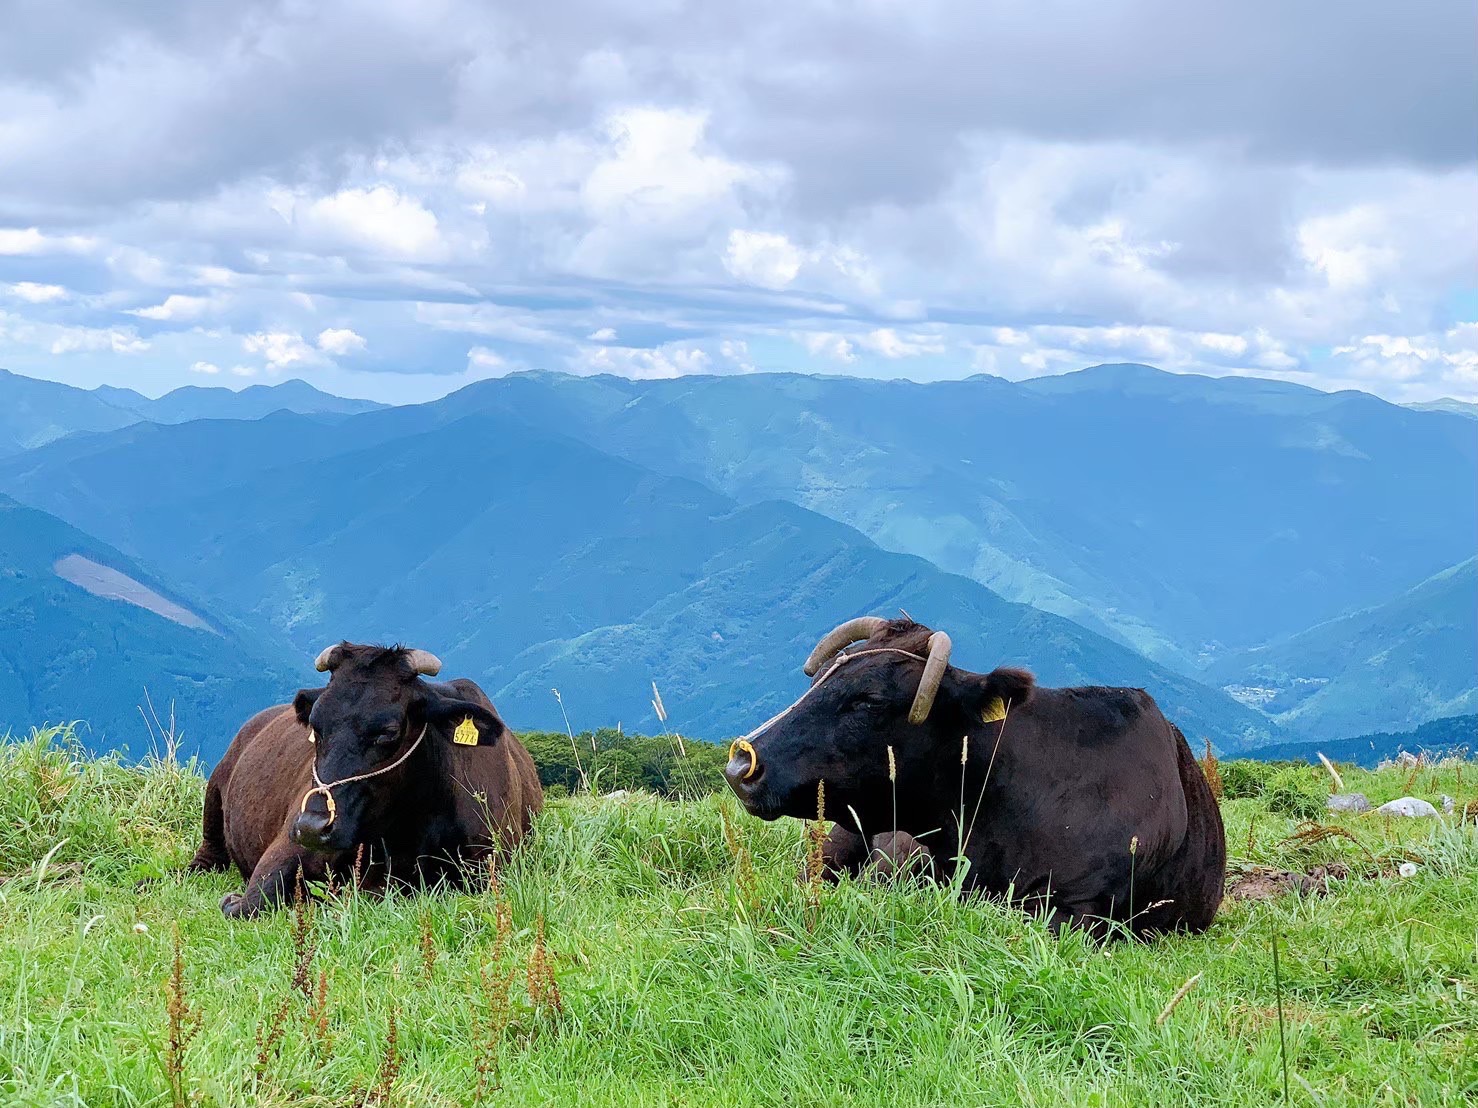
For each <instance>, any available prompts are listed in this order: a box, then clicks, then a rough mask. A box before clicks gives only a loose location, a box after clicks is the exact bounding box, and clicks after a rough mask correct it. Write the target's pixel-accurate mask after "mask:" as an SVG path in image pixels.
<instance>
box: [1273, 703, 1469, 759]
mask: <svg viewBox="0 0 1478 1108" xmlns="http://www.w3.org/2000/svg"><path fill="white" fill-rule="evenodd" d="M1403 750H1404V751H1406V752H1407V753H1409V754H1420V753H1423V752H1426V753H1427V754H1429V755H1431V756H1433V757H1434V758H1440V757H1446V756H1448V755H1451V754H1460V755H1461V756H1463V757H1471V756H1472V754H1473V752H1474V750H1478V715H1472V716H1447V717H1444V718H1442V719H1434V720H1429V721H1427V722H1426V723H1424V724H1422V725H1421V726H1420V727H1416V728H1413V729H1412V730H1410V731H1401V732H1396V733H1391V732H1389V731H1378V732H1376V733H1374V734H1370V735H1359V736H1357V737H1355V738H1353V739H1335V740H1333V741H1325V742H1312V743H1274V744H1273V745H1272V746H1264V747H1259V748H1258V749H1257V750H1255V751H1253V753H1252V757H1254V758H1257V759H1258V760H1260V761H1262V760H1266V761H1283V760H1285V759H1287V760H1293V759H1297V760H1300V761H1305V762H1312V763H1314V764H1315V765H1317V764H1318V763H1319V755H1320V754H1323V755H1324V756H1325V757H1326V758H1328V759H1330V760H1331V761H1335V762H1353V763H1354V764H1355V765H1357V766H1364V767H1365V768H1366V769H1373V768H1374V767H1375V766H1378V765H1379V764H1380V763H1381V762H1383V761H1385V760H1386V759H1387V758H1394V757H1395V756H1396V755H1397V754H1399V753H1400V752H1401V751H1403Z"/></svg>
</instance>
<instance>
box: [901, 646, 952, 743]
mask: <svg viewBox="0 0 1478 1108" xmlns="http://www.w3.org/2000/svg"><path fill="white" fill-rule="evenodd" d="M950 645H951V644H950V641H949V636H948V635H946V634H945V633H944V632H943V631H935V632H934V634H932V635H930V636H929V660H928V661H926V662H925V663H924V676H923V677H921V678H919V691H918V692H917V693H915V694H914V698H913V707H912V708H910V709H909V710H908V722H909V723H923V722H924V720H926V719H928V718H929V709H930V708H932V707H934V696H935V694H936V693H938V692H939V682H940V681H942V680H943V679H944V668H945V667H946V666H947V665H949V649H950Z"/></svg>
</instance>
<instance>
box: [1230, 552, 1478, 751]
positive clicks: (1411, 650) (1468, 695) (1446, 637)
mask: <svg viewBox="0 0 1478 1108" xmlns="http://www.w3.org/2000/svg"><path fill="white" fill-rule="evenodd" d="M1475 643H1478V559H1474V558H1469V559H1468V560H1467V561H1465V562H1462V563H1461V564H1459V565H1456V566H1453V567H1452V568H1450V569H1447V570H1444V571H1443V572H1441V573H1439V574H1437V575H1435V576H1434V577H1432V578H1430V579H1428V580H1427V581H1424V582H1422V583H1421V584H1420V585H1417V586H1416V587H1415V588H1413V589H1410V590H1408V591H1406V592H1404V593H1402V594H1401V595H1400V596H1397V597H1395V598H1394V599H1392V600H1390V601H1388V602H1387V603H1385V604H1381V605H1378V606H1376V607H1372V608H1367V609H1364V610H1362V611H1358V612H1354V613H1351V614H1350V615H1347V616H1343V617H1341V618H1339V619H1335V620H1330V621H1329V622H1327V623H1322V624H1319V625H1318V626H1315V627H1311V628H1309V629H1308V630H1306V631H1303V632H1300V633H1299V634H1296V635H1292V636H1290V637H1288V638H1286V639H1284V640H1282V641H1280V642H1277V643H1274V644H1271V645H1269V646H1266V647H1259V648H1256V649H1253V650H1248V651H1244V652H1242V653H1239V654H1236V655H1232V656H1230V657H1227V658H1223V659H1221V660H1220V661H1218V662H1217V664H1216V665H1214V666H1212V667H1211V668H1210V669H1209V670H1208V671H1207V678H1208V679H1209V680H1211V681H1214V682H1216V683H1217V684H1219V685H1224V686H1232V687H1234V688H1238V691H1239V693H1240V695H1241V696H1242V697H1244V698H1245V699H1247V700H1248V701H1249V702H1257V703H1259V704H1260V706H1261V707H1262V708H1263V710H1264V711H1266V712H1268V713H1269V714H1270V715H1271V716H1272V718H1274V719H1276V720H1277V721H1279V722H1280V723H1282V724H1284V725H1285V726H1287V727H1289V728H1291V729H1297V730H1304V731H1317V732H1319V733H1321V734H1339V733H1344V734H1361V733H1365V732H1370V731H1398V730H1406V729H1408V728H1411V727H1414V726H1416V725H1417V724H1419V723H1422V722H1423V721H1425V720H1429V719H1437V718H1442V717H1446V716H1455V715H1462V714H1465V713H1472V712H1475V711H1478V665H1475V663H1474V649H1475Z"/></svg>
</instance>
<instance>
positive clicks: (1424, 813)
mask: <svg viewBox="0 0 1478 1108" xmlns="http://www.w3.org/2000/svg"><path fill="white" fill-rule="evenodd" d="M1376 811H1377V812H1379V813H1380V814H1381V815H1383V816H1407V817H1409V818H1411V819H1432V818H1433V817H1434V816H1436V815H1437V809H1436V808H1433V807H1432V806H1431V805H1430V804H1428V803H1427V802H1426V801H1425V800H1418V799H1417V798H1416V797H1414V796H1403V797H1402V798H1401V799H1400V800H1393V801H1391V802H1390V803H1388V804H1382V805H1381V806H1380V807H1379V808H1377V809H1376Z"/></svg>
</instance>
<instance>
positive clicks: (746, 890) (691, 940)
mask: <svg viewBox="0 0 1478 1108" xmlns="http://www.w3.org/2000/svg"><path fill="white" fill-rule="evenodd" d="M1222 769H1223V772H1224V773H1227V774H1229V777H1235V776H1236V773H1237V771H1236V770H1235V769H1234V767H1233V766H1232V765H1230V764H1224V765H1223V767H1222ZM1296 774H1306V775H1307V780H1303V779H1299V780H1297V781H1293V782H1292V785H1293V786H1297V787H1296V788H1294V789H1293V793H1294V797H1293V801H1292V802H1290V801H1289V799H1288V792H1289V788H1290V781H1289V779H1285V780H1283V781H1282V782H1281V783H1280V784H1278V785H1276V786H1274V785H1272V784H1269V785H1268V786H1267V787H1266V788H1264V787H1263V786H1262V785H1261V784H1260V783H1259V782H1258V781H1256V780H1252V781H1251V783H1250V784H1249V783H1248V780H1243V781H1242V782H1241V783H1240V785H1239V786H1238V789H1237V791H1242V792H1248V793H1256V794H1258V795H1248V796H1245V797H1243V798H1241V799H1230V800H1227V801H1225V803H1224V814H1225V816H1226V819H1227V824H1228V835H1229V841H1230V847H1231V852H1232V854H1233V856H1234V858H1235V862H1234V869H1236V870H1237V871H1239V872H1240V871H1243V870H1245V869H1246V868H1247V867H1249V866H1252V865H1274V866H1280V867H1286V868H1289V869H1295V870H1300V871H1303V870H1307V869H1308V868H1310V867H1312V866H1314V865H1316V864H1320V863H1327V862H1334V861H1340V862H1343V863H1345V864H1346V865H1348V866H1349V867H1350V871H1351V874H1350V876H1349V877H1347V878H1344V879H1337V880H1334V881H1332V882H1331V883H1330V885H1329V894H1328V895H1327V896H1322V897H1320V896H1302V897H1301V896H1298V895H1287V896H1283V897H1279V898H1276V899H1272V900H1266V901H1259V902H1229V903H1228V904H1227V905H1226V906H1225V907H1224V908H1223V913H1222V915H1221V917H1220V918H1219V920H1218V922H1217V923H1216V925H1215V926H1214V928H1213V929H1212V930H1211V932H1210V933H1208V934H1206V935H1203V936H1198V937H1183V936H1177V937H1170V938H1166V939H1162V940H1160V941H1158V942H1156V943H1154V944H1153V945H1137V944H1133V943H1117V944H1111V945H1108V946H1096V945H1093V944H1092V943H1090V942H1088V941H1085V940H1084V939H1083V938H1082V937H1080V936H1077V935H1069V936H1068V937H1066V938H1063V939H1061V940H1059V939H1056V938H1053V937H1052V936H1051V935H1049V934H1048V933H1046V932H1045V931H1044V930H1043V929H1042V927H1041V926H1040V925H1039V924H1037V923H1035V922H1032V921H1031V920H1029V919H1027V918H1026V917H1025V916H1024V915H1022V914H1020V913H1017V912H1014V911H1012V910H1010V909H1009V908H1005V907H1001V906H997V905H992V904H982V903H959V902H956V901H955V900H953V899H952V898H951V897H950V896H949V895H948V894H947V892H946V891H942V890H939V889H934V888H919V887H912V886H904V885H899V886H883V885H879V884H876V883H871V882H859V883H847V884H843V885H841V886H838V887H825V888H822V889H820V890H819V891H817V890H812V889H808V888H807V886H806V885H804V884H803V883H801V882H799V881H798V880H797V873H798V870H799V869H800V866H801V862H802V859H803V855H804V849H805V847H804V843H803V830H802V827H801V825H799V824H797V823H795V822H792V821H786V822H782V823H779V824H774V825H769V824H760V823H758V822H757V821H754V820H751V819H749V818H747V817H745V816H743V815H742V814H741V813H740V811H739V809H738V808H737V806H736V805H735V804H733V803H732V802H731V801H730V800H728V799H727V798H722V797H718V796H713V797H709V798H707V799H702V800H695V801H686V802H681V803H675V802H669V801H664V800H659V799H656V798H653V797H647V796H642V795H632V796H629V797H627V798H624V799H621V800H604V799H600V798H593V797H589V796H574V797H571V798H568V799H561V800H558V801H556V802H555V803H553V804H551V806H550V807H549V809H548V810H547V811H546V812H545V814H544V816H543V817H542V819H541V820H540V822H539V825H538V828H537V832H536V835H535V837H534V839H533V840H532V842H531V844H530V846H529V848H528V849H527V850H526V851H524V852H523V853H522V854H521V855H520V856H519V857H518V858H517V860H516V861H515V862H513V863H512V864H510V865H509V866H507V867H506V868H505V870H504V872H502V873H501V874H500V875H499V877H498V880H497V883H496V886H495V887H493V888H491V889H489V890H488V891H486V892H481V893H478V894H477V895H458V894H438V895H430V896H423V897H411V898H399V897H391V898H389V899H385V900H376V899H373V898H370V897H367V896H358V895H355V894H354V893H353V892H352V891H345V890H341V891H339V892H338V893H336V894H333V895H329V896H328V897H327V898H326V899H325V901H324V902H323V903H322V904H320V905H318V906H317V907H315V908H314V909H313V910H311V911H310V912H304V913H298V914H294V913H291V912H284V913H278V914H276V915H275V916H273V917H271V918H267V919H262V920H258V921H255V922H249V923H239V922H228V921H226V920H225V919H223V918H222V917H221V915H220V913H219V911H218V909H217V902H218V901H219V900H220V898H221V896H222V895H223V894H224V893H226V892H228V891H230V890H232V889H233V888H236V887H238V882H237V880H236V879H235V877H234V875H230V876H214V877H201V876H192V877H183V876H180V875H178V874H177V873H176V872H175V870H176V868H177V867H178V866H180V865H181V864H182V863H183V862H184V861H185V860H186V859H187V858H188V857H189V854H190V852H191V850H192V849H193V848H194V845H195V844H196V842H197V841H198V834H199V830H198V818H199V811H200V798H201V794H202V788H203V783H202V781H201V779H200V777H199V776H198V774H196V773H195V772H194V770H193V769H191V768H190V767H180V766H176V765H172V764H168V763H154V764H150V765H146V766H143V767H140V768H128V767H124V766H120V765H118V764H116V763H115V762H112V761H107V760H103V761H93V760H88V759H87V758H85V757H84V756H83V755H81V754H80V753H79V752H77V751H76V750H75V749H74V748H73V747H71V746H70V745H69V744H68V743H67V742H66V741H65V737H58V736H49V737H48V736H41V737H37V738H33V739H32V740H30V741H28V742H23V743H17V744H13V745H10V746H7V747H4V748H0V1103H3V1104H4V1105H53V1104H87V1105H113V1104H124V1105H142V1104H171V1103H189V1104H218V1105H225V1104H261V1105H284V1104H305V1105H306V1104H314V1105H319V1104H321V1105H342V1104H358V1103H385V1104H392V1103H393V1104H406V1105H423V1104H424V1105H466V1104H470V1103H474V1102H476V1101H477V1100H478V1098H479V1096H480V1098H481V1100H482V1101H483V1102H484V1103H488V1104H517V1105H523V1104H579V1105H582V1106H589V1108H593V1106H597V1105H617V1104H619V1105H647V1104H650V1105H687V1104H725V1105H730V1104H732V1105H765V1106H772V1105H796V1106H799V1105H816V1106H831V1105H859V1106H869V1108H871V1106H881V1105H892V1104H898V1105H946V1104H948V1105H956V1104H959V1105H983V1104H991V1105H996V1104H1035V1105H1043V1106H1058V1105H1156V1106H1163V1105H1182V1104H1184V1105H1210V1104H1216V1105H1221V1104H1227V1105H1260V1104H1275V1103H1279V1102H1280V1101H1281V1098H1282V1097H1283V1083H1284V1077H1283V1065H1282V1061H1283V1059H1284V1058H1285V1057H1286V1063H1287V1073H1288V1083H1289V1100H1290V1102H1291V1103H1294V1104H1313V1105H1346V1104H1349V1105H1355V1104H1358V1105H1371V1104H1392V1105H1406V1104H1416V1105H1424V1106H1432V1108H1435V1106H1438V1105H1454V1106H1455V1105H1469V1104H1472V1103H1474V1098H1475V1097H1478V831H1475V829H1474V826H1473V824H1472V823H1471V822H1468V823H1467V824H1463V823H1462V822H1460V820H1459V819H1458V818H1454V817H1448V818H1447V819H1445V820H1440V821H1436V820H1424V821H1421V820H1387V819H1385V818H1383V817H1377V816H1368V815H1367V816H1353V815H1351V816H1341V817H1338V818H1337V819H1336V820H1332V821H1331V822H1330V823H1329V824H1328V826H1332V827H1335V828H1338V829H1339V830H1338V831H1335V832H1320V831H1313V832H1310V831H1308V830H1307V829H1305V833H1304V834H1302V835H1301V836H1299V837H1295V838H1291V837H1290V836H1293V835H1294V833H1295V831H1297V830H1298V828H1299V825H1298V821H1297V820H1296V819H1295V818H1294V817H1293V816H1291V815H1288V814H1284V813H1286V812H1289V811H1296V810H1297V801H1298V797H1297V793H1298V789H1300V788H1302V789H1305V791H1307V790H1309V789H1312V790H1315V791H1317V789H1319V788H1320V787H1323V786H1322V779H1321V778H1320V776H1319V775H1320V774H1322V771H1319V770H1312V769H1310V770H1300V771H1296ZM1244 776H1247V775H1244ZM1248 779H1249V780H1250V777H1249V778H1248ZM1347 785H1348V787H1350V788H1355V789H1360V790H1362V791H1364V792H1365V793H1366V794H1367V795H1368V796H1369V797H1370V799H1371V800H1372V801H1373V802H1374V803H1377V804H1378V803H1380V802H1381V801H1383V800H1387V799H1390V798H1392V797H1395V796H1400V795H1403V794H1405V793H1408V792H1409V793H1412V794H1415V795H1418V796H1424V797H1427V798H1429V799H1431V800H1433V801H1434V802H1435V801H1436V800H1437V797H1438V796H1439V794H1442V793H1447V794H1450V795H1452V796H1454V797H1456V798H1458V802H1459V809H1460V810H1461V805H1462V803H1463V801H1465V800H1467V799H1470V798H1473V797H1475V796H1478V765H1474V764H1472V763H1468V764H1466V765H1456V764H1454V765H1448V766H1444V767H1442V768H1436V769H1429V768H1421V769H1417V770H1415V771H1412V770H1408V769H1386V770H1384V771H1380V772H1376V773H1369V772H1364V771H1357V770H1352V771H1350V772H1349V774H1348V780H1347ZM1280 789H1281V790H1282V791H1281V792H1280V791H1279V790H1280ZM1321 818H1323V817H1321ZM1402 861H1412V862H1415V863H1416V864H1417V870H1416V872H1415V874H1414V875H1411V876H1406V877H1402V876H1398V875H1397V867H1398V866H1399V864H1400V863H1401V862H1402ZM145 879H153V880H151V881H149V882H148V883H147V884H145V885H144V886H142V887H141V888H136V885H137V883H138V882H139V881H141V880H145ZM1275 935H1276V936H1277V937H1278V938H1277V943H1278V947H1277V949H1278V956H1279V960H1278V967H1277V968H1278V970H1279V978H1278V981H1280V982H1281V989H1280V988H1279V985H1278V981H1275V967H1274V961H1273V949H1274V948H1273V941H1274V936H1275ZM541 936H542V937H541ZM1193 979H1194V982H1195V983H1194V984H1193V985H1192V986H1191V987H1190V989H1189V991H1186V992H1185V993H1184V996H1183V998H1182V999H1181V1000H1180V1002H1179V1003H1178V1005H1175V1006H1174V1007H1173V1010H1170V1009H1167V1006H1169V1005H1170V1004H1171V1002H1172V999H1173V998H1174V997H1176V995H1177V993H1178V992H1179V991H1180V990H1182V987H1183V986H1184V985H1185V984H1186V983H1187V982H1189V981H1191V980H1193ZM1280 992H1281V1000H1282V1009H1283V1015H1284V1020H1283V1027H1282V1033H1281V1039H1282V1041H1283V1042H1286V1054H1285V1053H1284V1052H1283V1050H1282V1049H1280V1021H1279V996H1280ZM1167 1010H1168V1013H1169V1014H1168V1015H1165V1013H1166V1011H1167ZM1162 1016H1163V1018H1162Z"/></svg>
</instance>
